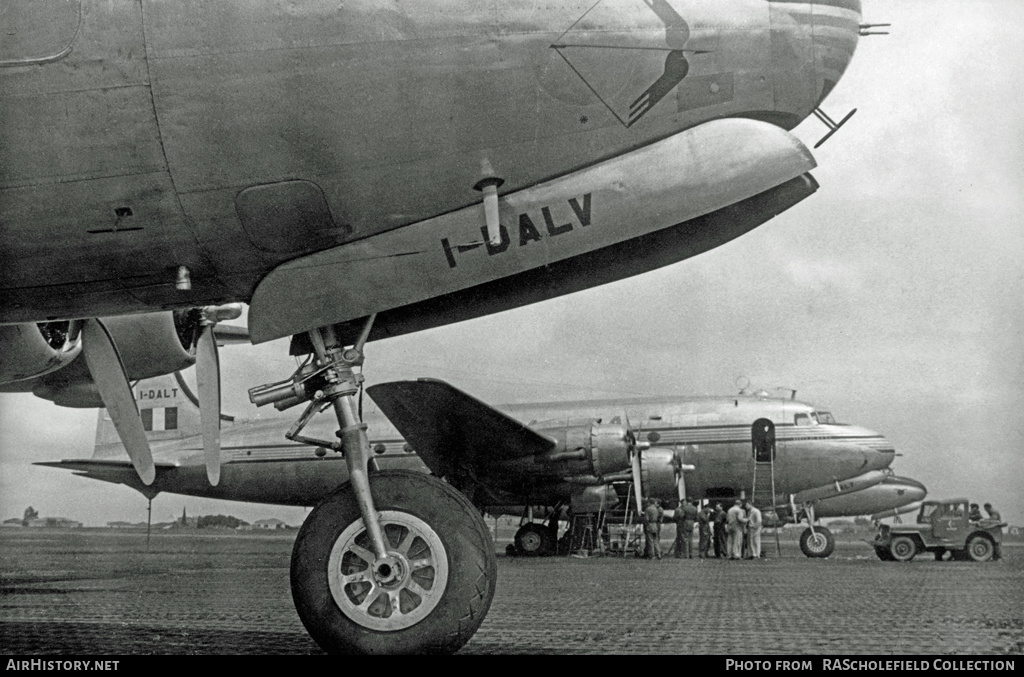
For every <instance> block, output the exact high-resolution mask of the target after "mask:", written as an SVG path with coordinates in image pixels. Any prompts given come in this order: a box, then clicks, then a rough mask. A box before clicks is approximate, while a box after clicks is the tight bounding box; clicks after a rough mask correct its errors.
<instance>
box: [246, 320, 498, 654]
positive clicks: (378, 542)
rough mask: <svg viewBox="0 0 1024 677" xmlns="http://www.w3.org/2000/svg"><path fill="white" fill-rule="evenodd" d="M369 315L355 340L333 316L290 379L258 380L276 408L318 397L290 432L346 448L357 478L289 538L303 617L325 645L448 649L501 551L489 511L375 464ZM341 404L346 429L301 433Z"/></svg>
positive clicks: (488, 590)
mask: <svg viewBox="0 0 1024 677" xmlns="http://www.w3.org/2000/svg"><path fill="white" fill-rule="evenodd" d="M372 322H373V317H371V318H370V319H369V321H368V322H367V324H366V326H365V327H364V329H363V332H362V334H361V336H360V337H359V340H358V341H357V342H356V345H355V347H354V348H349V349H345V347H344V346H343V345H340V344H339V341H338V340H337V338H336V334H335V332H334V330H333V328H332V327H327V328H322V329H317V330H314V331H311V332H310V333H309V337H310V339H311V340H312V344H313V350H314V356H313V358H311V360H310V361H309V362H307V363H306V364H304V365H303V366H302V367H300V368H299V369H298V371H296V373H295V374H294V375H293V376H292V378H291V379H289V380H287V381H282V382H280V383H274V384H270V385H266V386H261V387H259V388H253V389H252V390H251V391H250V392H249V396H250V399H251V400H252V401H253V402H254V403H255V404H257V405H262V404H268V403H271V402H273V403H275V406H276V407H277V408H278V409H282V410H283V409H286V408H288V407H290V406H294V405H296V404H300V403H302V402H305V401H309V404H308V406H307V407H306V410H305V412H303V414H302V416H301V417H300V418H299V420H298V421H297V422H296V423H295V425H293V426H292V428H291V429H290V430H289V431H288V432H287V433H286V435H285V436H286V437H288V438H289V439H292V440H295V441H298V442H303V443H305V444H310V445H315V446H322V447H327V448H331V449H334V450H335V451H339V452H341V453H343V454H344V455H345V460H346V463H347V466H348V471H349V478H350V481H349V482H347V483H346V484H343V485H342V486H341V487H339V488H338V490H337V491H336V492H335V493H334V494H332V495H331V497H330V498H328V499H327V500H326V501H324V502H323V503H321V504H320V505H318V506H317V507H316V508H314V509H313V511H312V512H311V513H310V515H309V517H308V518H307V519H306V521H305V523H304V524H303V525H302V528H301V529H300V531H299V535H298V538H296V541H295V546H294V548H293V550H292V562H291V587H292V597H293V599H294V601H295V608H296V610H297V611H298V613H299V618H300V619H301V620H302V624H303V625H304V626H305V627H306V630H307V631H309V634H310V635H311V636H312V637H313V639H314V640H316V642H317V644H319V645H320V646H321V647H322V648H323V649H324V650H325V651H328V652H332V653H333V652H358V653H447V652H452V651H456V650H458V649H459V648H460V647H461V646H462V645H463V644H465V643H466V642H467V641H468V640H469V638H470V637H472V635H473V633H474V632H476V630H477V628H478V627H480V623H481V622H483V619H484V616H485V615H486V614H487V610H488V609H489V608H490V605H491V600H492V599H493V597H494V586H495V581H496V578H497V575H496V574H497V562H496V560H495V557H494V545H493V543H492V542H491V538H490V533H489V531H488V529H487V526H486V524H484V521H483V518H482V517H481V516H480V514H479V513H478V512H477V511H476V510H475V509H474V507H473V505H472V504H471V503H470V502H469V500H468V499H467V498H466V497H465V496H463V495H462V494H461V493H460V492H458V491H456V490H455V489H454V488H452V487H451V486H450V485H448V484H446V483H445V482H442V481H441V480H438V479H436V478H433V477H430V476H427V475H423V474H420V473H413V472H408V471H397V470H396V471H378V472H374V473H370V472H368V463H369V457H370V453H369V444H368V442H367V437H366V424H364V423H362V422H360V421H359V420H358V418H357V416H356V406H355V394H356V393H357V392H358V387H359V383H360V382H361V381H362V376H361V375H360V374H356V373H355V372H354V371H353V367H355V366H359V365H361V364H362V362H363V355H362V347H363V344H364V343H365V342H366V338H367V337H368V336H369V333H370V327H371V326H372ZM328 407H332V408H333V409H334V413H335V415H336V416H337V419H338V423H339V425H340V426H341V428H340V430H339V431H338V433H337V435H338V437H339V438H340V441H327V440H319V439H315V438H310V437H305V436H303V435H301V434H300V433H301V431H302V429H303V428H304V427H305V426H306V424H307V423H308V422H309V421H310V420H311V419H312V418H313V416H315V415H316V414H317V413H319V412H321V411H324V410H325V409H327V408H328Z"/></svg>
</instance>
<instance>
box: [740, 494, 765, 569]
mask: <svg viewBox="0 0 1024 677" xmlns="http://www.w3.org/2000/svg"><path fill="white" fill-rule="evenodd" d="M744 507H745V508H746V509H747V537H748V538H749V540H750V557H749V558H750V559H758V558H760V557H761V528H762V526H763V525H764V520H763V519H762V518H761V511H760V510H758V508H757V506H756V505H754V504H753V503H751V502H750V500H749V499H748V500H747V502H746V505H745V506H744Z"/></svg>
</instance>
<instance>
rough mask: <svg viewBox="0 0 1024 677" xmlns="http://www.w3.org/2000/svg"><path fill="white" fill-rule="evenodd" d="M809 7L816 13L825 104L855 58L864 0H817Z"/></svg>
mask: <svg viewBox="0 0 1024 677" xmlns="http://www.w3.org/2000/svg"><path fill="white" fill-rule="evenodd" d="M808 9H809V10H811V13H812V14H811V23H812V26H813V29H812V30H813V35H814V66H815V70H816V71H817V75H818V77H817V84H818V104H821V102H822V101H823V100H824V99H825V97H826V96H828V94H829V92H831V91H832V88H833V87H835V86H836V83H837V82H839V78H841V77H842V76H843V73H844V72H845V71H846V67H847V66H849V65H850V60H851V59H853V52H854V50H855V49H856V48H857V40H858V38H859V37H860V20H861V10H860V0H813V2H811V3H809V4H808Z"/></svg>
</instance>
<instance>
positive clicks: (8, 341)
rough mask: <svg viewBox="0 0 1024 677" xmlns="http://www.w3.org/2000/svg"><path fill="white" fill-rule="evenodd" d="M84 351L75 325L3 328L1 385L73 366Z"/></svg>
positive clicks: (19, 325) (48, 324)
mask: <svg viewBox="0 0 1024 677" xmlns="http://www.w3.org/2000/svg"><path fill="white" fill-rule="evenodd" d="M81 351H82V338H81V335H80V334H79V325H78V324H77V323H75V322H69V321H64V322H40V323H39V324H34V323H27V324H5V325H0V383H11V382H14V381H23V380H25V379H30V378H35V377H36V376H43V375H45V374H49V373H50V372H53V371H56V370H58V369H60V368H61V367H65V366H67V365H68V364H70V363H71V362H72V360H74V359H75V358H76V357H78V354H79V353H80V352H81Z"/></svg>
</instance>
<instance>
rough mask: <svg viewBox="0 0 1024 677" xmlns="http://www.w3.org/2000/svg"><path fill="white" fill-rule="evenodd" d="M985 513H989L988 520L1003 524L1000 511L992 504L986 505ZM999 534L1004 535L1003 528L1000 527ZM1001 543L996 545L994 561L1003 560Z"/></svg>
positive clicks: (993, 555) (993, 554)
mask: <svg viewBox="0 0 1024 677" xmlns="http://www.w3.org/2000/svg"><path fill="white" fill-rule="evenodd" d="M985 512H987V513H988V518H989V519H990V520H992V521H994V522H1002V521H1003V516H1002V515H1000V514H999V511H998V510H996V509H995V508H993V507H992V504H991V503H986V504H985ZM999 533H1003V528H1002V527H999ZM1001 545H1002V544H1001V543H996V547H995V551H994V552H993V553H992V559H1002V557H1003V553H1002V547H1001Z"/></svg>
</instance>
